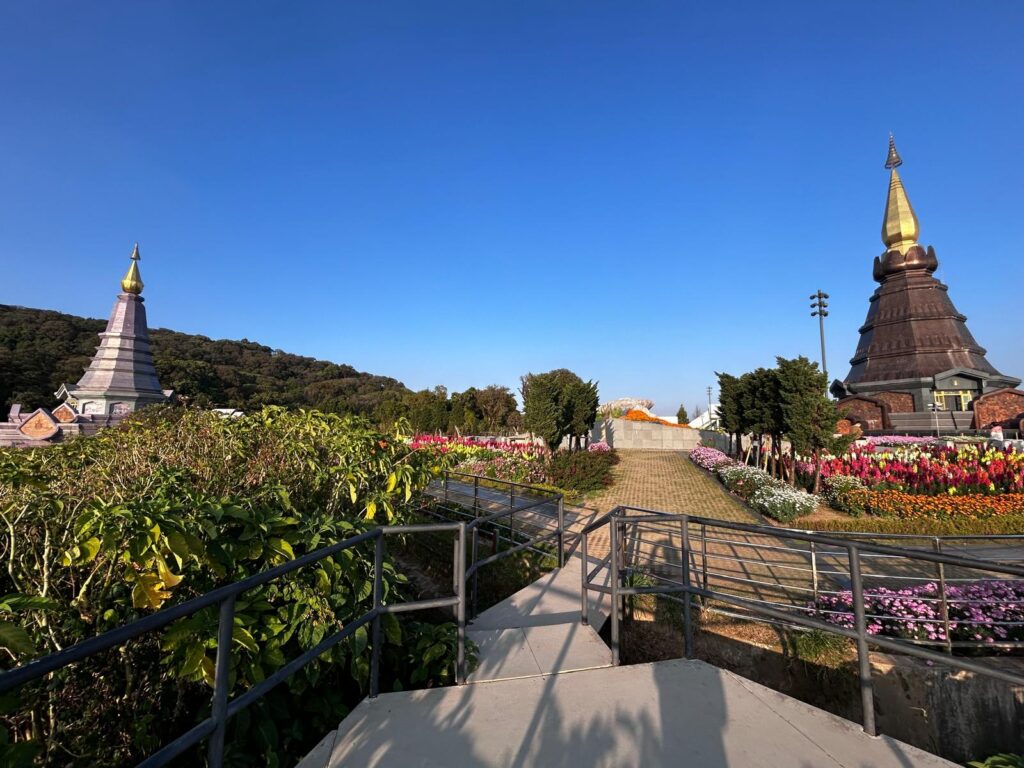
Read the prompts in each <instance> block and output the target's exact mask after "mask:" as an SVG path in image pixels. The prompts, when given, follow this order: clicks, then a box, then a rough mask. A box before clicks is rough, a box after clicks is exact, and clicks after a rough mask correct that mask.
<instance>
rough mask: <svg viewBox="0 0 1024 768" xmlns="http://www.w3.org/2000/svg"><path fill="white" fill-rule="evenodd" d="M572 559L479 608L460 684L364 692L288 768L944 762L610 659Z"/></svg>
mask: <svg viewBox="0 0 1024 768" xmlns="http://www.w3.org/2000/svg"><path fill="white" fill-rule="evenodd" d="M582 566H583V564H582V562H581V561H580V559H579V558H578V557H573V558H570V560H569V561H568V562H567V563H566V565H565V567H564V568H562V569H559V570H556V571H553V572H552V573H550V574H548V575H546V576H544V577H543V578H542V579H539V580H538V581H537V582H535V583H533V584H531V585H530V586H528V587H526V588H525V589H523V590H521V591H519V592H517V593H516V594H515V595H513V596H512V597H510V598H508V599H507V600H505V601H503V602H501V603H499V604H498V605H495V606H494V607H492V608H490V609H488V610H487V611H484V612H483V613H481V614H480V616H479V617H478V618H477V619H476V621H474V622H473V623H472V625H471V627H470V629H469V630H468V631H467V633H468V636H469V637H470V638H472V639H473V640H474V641H475V642H476V643H477V644H478V646H479V649H480V654H479V658H480V663H479V666H478V667H477V669H476V670H475V671H474V672H473V673H472V675H471V676H470V678H469V683H468V684H467V685H464V686H452V687H448V688H435V689H428V690H419V691H409V692H404V693H384V694H381V695H380V696H378V697H377V698H376V699H373V700H370V699H365V700H363V701H362V702H361V703H360V704H359V705H358V706H357V707H356V708H355V709H354V710H353V711H352V712H351V714H349V716H348V717H346V718H345V719H344V720H343V721H342V722H341V724H340V725H339V726H338V729H337V730H335V731H333V732H331V733H329V734H328V735H327V736H325V737H324V739H323V740H322V741H321V742H320V743H319V744H318V745H317V746H316V748H315V749H314V750H313V751H312V752H310V754H309V755H307V756H306V757H305V758H304V759H303V760H302V761H301V762H300V764H299V768H341V767H342V766H359V767H360V768H363V767H364V766H367V767H369V768H414V767H416V766H419V767H421V768H442V767H444V768H452V767H455V766H465V767H467V768H468V767H470V766H472V767H474V768H475V767H477V766H480V767H486V768H499V766H500V767H507V766H516V767H517V768H547V767H548V766H553V767H564V768H570V766H572V767H573V768H575V766H588V767H589V766H605V767H607V768H612V767H613V766H614V767H615V768H618V767H619V766H637V767H638V768H639V767H640V766H643V767H644V768H659V767H660V766H665V767H666V768H668V766H681V765H682V766H701V768H717V767H719V766H723V767H724V766H736V767H737V768H739V767H740V766H743V767H744V768H746V767H747V766H751V767H755V768H756V767H757V766H763V767H764V768H777V767H778V766H815V768H818V766H843V767H845V768H861V767H864V766H873V767H876V768H905V766H922V768H933V767H934V768H939V766H944V767H947V768H948V767H949V766H952V765H953V764H952V763H948V762H946V761H945V760H942V759H940V758H938V757H935V756H933V755H930V754H928V753H925V752H922V751H920V750H918V749H915V748H914V747H910V746H908V745H906V744H903V743H901V742H898V741H895V740H894V739H890V738H888V737H885V736H882V737H878V738H872V737H870V736H867V735H866V734H864V732H863V731H862V730H861V729H860V728H859V727H858V726H857V725H855V724H853V723H851V722H849V721H847V720H843V719H841V718H838V717H835V716H834V715H830V714H828V713H826V712H824V711H822V710H819V709H816V708H814V707H811V706H809V705H807V704H804V703H802V702H800V701H797V700H796V699H792V698H790V697H788V696H785V695H783V694H781V693H778V692H776V691H773V690H771V689H768V688H765V687H764V686H761V685H758V684H756V683H752V682H750V681H749V680H745V679H743V678H741V677H739V676H737V675H734V674H732V673H730V672H725V671H723V670H721V669H718V668H716V667H712V666H710V665H708V664H705V663H703V662H700V661H686V660H675V661H663V662H657V663H654V664H640V665H634V666H626V667H613V666H611V654H610V652H609V650H608V648H607V647H606V646H605V645H604V643H603V642H602V640H601V639H600V637H599V636H598V634H597V633H596V632H595V631H594V629H593V627H600V626H601V624H602V623H603V622H604V619H605V618H606V617H607V612H608V602H607V597H604V598H602V599H600V600H599V599H598V598H597V597H596V593H592V594H594V595H595V599H594V600H592V601H591V602H590V604H589V605H588V618H589V621H590V624H589V625H584V624H582V623H581V622H580V621H579V618H580V599H579V594H580V577H581V573H580V570H581V568H582ZM591 567H593V566H591ZM605 572H607V569H605Z"/></svg>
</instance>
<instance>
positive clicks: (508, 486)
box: [422, 472, 566, 617]
mask: <svg viewBox="0 0 1024 768" xmlns="http://www.w3.org/2000/svg"><path fill="white" fill-rule="evenodd" d="M427 492H428V494H429V495H431V496H432V497H433V498H435V499H436V500H437V501H438V502H439V503H440V504H441V506H442V508H443V509H442V510H440V511H434V510H430V509H427V508H424V509H423V510H422V511H423V512H425V513H427V514H433V515H434V516H436V517H440V518H442V519H450V516H451V515H455V516H458V517H464V518H467V519H468V520H469V522H468V523H467V525H466V530H467V531H468V533H469V535H470V542H469V545H468V546H469V566H468V567H467V568H466V578H467V579H471V580H472V581H471V589H470V616H471V617H472V616H476V614H477V605H478V594H479V571H480V569H481V568H482V567H483V566H485V565H489V564H490V563H493V562H495V561H496V560H500V559H502V558H504V557H508V556H509V555H512V554H515V553H516V552H520V551H523V550H527V549H529V550H533V551H536V552H539V553H542V554H547V553H544V552H543V551H542V550H538V549H537V548H538V546H539V545H541V544H544V543H546V542H550V541H552V540H554V545H555V549H556V553H555V557H556V558H557V561H558V567H559V568H561V567H562V566H563V565H564V564H565V552H566V546H565V544H566V542H565V500H564V498H563V497H562V494H561V493H559V492H558V491H552V490H549V489H547V488H537V487H536V486H532V485H527V484H525V483H515V482H512V481H509V480H496V479H493V478H489V477H481V476H480V475H470V474H466V473H463V472H446V473H445V474H444V477H443V478H442V480H441V481H440V483H439V484H437V485H435V486H432V487H431V488H430V489H428V491H427ZM453 504H454V505H455V506H454V507H453V506H452V505H453ZM524 513H529V514H524ZM517 522H518V525H517ZM481 535H484V536H489V537H490V539H491V554H490V555H489V556H487V557H484V558H480V551H481V545H480V537H481ZM503 535H504V537H505V539H504V541H506V542H507V547H506V548H505V549H502V544H503V538H502V536H503Z"/></svg>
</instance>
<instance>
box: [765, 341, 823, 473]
mask: <svg viewBox="0 0 1024 768" xmlns="http://www.w3.org/2000/svg"><path fill="white" fill-rule="evenodd" d="M777 360H778V366H779V367H778V372H779V373H778V378H779V398H780V405H781V412H782V421H783V429H784V431H785V434H786V437H787V438H789V442H790V445H791V446H792V453H791V458H792V459H793V463H794V467H793V472H792V474H791V479H792V481H793V482H795V480H796V467H795V460H796V454H797V453H801V454H803V455H805V456H813V457H814V492H815V493H817V492H818V491H819V489H820V485H821V454H822V451H824V450H827V449H828V448H829V447H830V446H831V445H832V443H833V441H834V436H835V431H836V421H837V420H838V414H837V413H836V408H835V405H834V404H833V403H832V402H831V401H830V400H829V399H828V398H827V397H826V396H825V394H824V393H825V385H826V384H827V379H826V378H825V374H824V373H822V372H821V371H820V370H818V364H817V363H814V362H811V361H810V360H808V359H807V358H806V357H797V358H795V359H793V360H787V359H785V358H782V357H780V358H777Z"/></svg>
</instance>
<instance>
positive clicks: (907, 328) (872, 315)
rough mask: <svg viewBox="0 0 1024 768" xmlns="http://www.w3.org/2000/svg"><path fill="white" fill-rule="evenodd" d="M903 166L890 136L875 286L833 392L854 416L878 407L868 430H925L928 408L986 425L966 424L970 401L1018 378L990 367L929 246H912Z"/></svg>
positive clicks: (913, 224) (912, 220)
mask: <svg viewBox="0 0 1024 768" xmlns="http://www.w3.org/2000/svg"><path fill="white" fill-rule="evenodd" d="M902 164H903V161H902V160H901V159H900V156H899V153H898V152H897V151H896V144H895V141H894V140H893V138H892V136H890V137H889V155H888V157H887V159H886V162H885V167H886V168H888V169H889V171H890V173H889V194H888V197H887V198H886V201H885V214H884V217H883V219H882V242H883V243H884V244H885V252H884V253H883V254H882V255H881V256H877V257H875V262H874V278H875V280H876V281H877V282H878V283H879V286H878V288H877V289H875V292H874V294H873V295H872V296H871V302H870V306H869V307H868V315H867V319H866V320H865V321H864V325H863V326H862V327H861V328H860V343H859V344H858V345H857V351H856V353H855V354H854V356H853V358H852V359H851V360H850V364H851V368H850V372H849V374H847V376H846V378H845V379H844V380H843V381H841V382H840V381H835V382H833V384H832V387H831V391H832V394H834V395H835V396H836V397H837V398H841V402H840V404H841V405H844V406H847V407H848V409H849V410H850V411H852V412H853V413H854V414H858V413H860V412H862V411H863V412H864V413H865V414H866V413H868V412H871V411H872V410H873V409H874V408H877V412H875V413H874V414H873V416H872V417H871V418H866V419H862V421H863V422H866V423H864V424H863V426H865V427H867V428H869V429H884V428H890V427H906V428H908V429H914V428H925V429H927V428H929V427H930V426H931V423H932V421H931V420H929V417H930V416H931V412H932V410H933V409H935V410H938V411H941V412H948V415H947V416H945V417H944V419H943V421H950V422H952V423H951V424H950V425H947V426H953V427H956V428H965V427H966V428H969V427H974V428H978V427H980V426H984V425H975V424H972V422H973V421H974V419H973V418H972V416H973V414H968V413H966V412H967V411H968V410H973V403H975V401H978V400H979V398H981V397H983V396H984V395H986V394H987V393H992V392H996V391H1000V390H1006V389H1009V390H1013V388H1014V387H1016V386H1017V385H1018V384H1020V379H1016V378H1013V377H1012V376H1006V375H1005V374H1002V373H1000V372H999V371H997V370H996V369H995V368H994V367H993V366H992V364H991V363H989V362H988V360H987V359H986V358H985V350H984V349H983V348H982V347H981V346H980V345H979V344H978V342H977V341H975V340H974V337H973V336H972V335H971V332H970V331H969V330H968V329H967V325H966V321H967V318H966V317H965V316H964V315H962V314H960V312H958V311H957V309H956V307H955V306H953V302H952V300H951V299H950V298H949V289H948V288H947V287H946V286H945V285H944V284H943V283H941V282H940V281H939V280H937V279H936V278H935V277H933V273H934V272H935V270H936V269H937V268H938V266H939V261H938V259H937V258H936V256H935V249H934V248H933V247H932V246H930V245H929V246H928V247H927V249H925V248H924V247H923V246H921V245H920V244H919V243H918V233H919V225H918V221H917V215H916V214H915V213H914V209H913V208H912V207H911V205H910V200H909V198H908V197H907V192H906V190H905V189H904V188H903V180H902V179H901V178H900V175H899V173H898V172H897V170H896V169H897V168H898V167H899V166H900V165H902ZM903 414H906V415H903ZM910 414H918V416H916V417H915V416H910ZM957 414H961V416H960V419H959V422H958V421H957V417H956V415H957ZM922 416H923V417H924V419H922V418H921V417H922ZM932 418H933V419H934V418H937V417H932ZM918 422H921V423H920V424H918Z"/></svg>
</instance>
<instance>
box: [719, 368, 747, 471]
mask: <svg viewBox="0 0 1024 768" xmlns="http://www.w3.org/2000/svg"><path fill="white" fill-rule="evenodd" d="M715 376H717V377H718V424H719V426H720V427H721V428H722V429H724V430H725V431H726V432H727V433H729V434H730V435H732V436H733V437H734V438H735V440H736V452H735V454H734V455H735V456H736V457H739V455H740V453H741V452H742V450H743V427H744V422H743V402H742V387H741V386H740V380H739V379H738V378H737V377H735V376H732V375H731V374H728V373H716V374H715Z"/></svg>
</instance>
